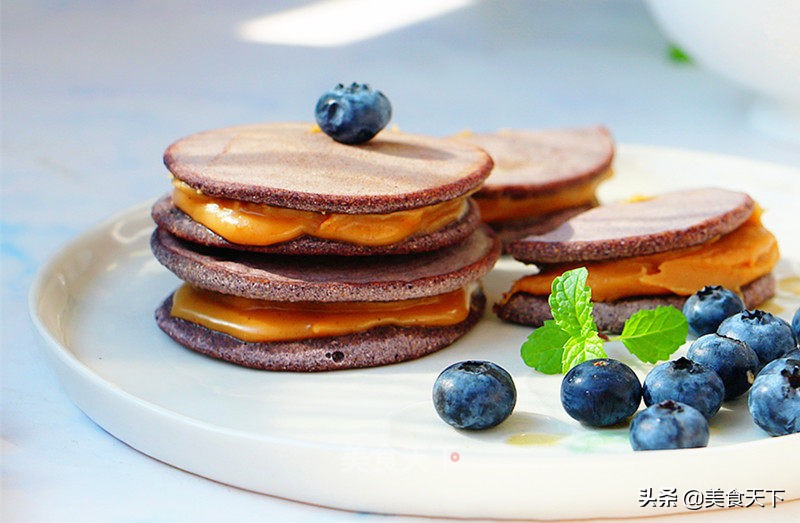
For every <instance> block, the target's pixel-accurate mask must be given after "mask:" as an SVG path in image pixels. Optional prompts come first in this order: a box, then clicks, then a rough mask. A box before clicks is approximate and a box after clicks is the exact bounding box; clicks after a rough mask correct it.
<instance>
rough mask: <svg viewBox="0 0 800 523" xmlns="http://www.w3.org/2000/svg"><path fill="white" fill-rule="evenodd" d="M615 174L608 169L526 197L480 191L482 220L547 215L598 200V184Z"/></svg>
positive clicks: (490, 221) (476, 200) (498, 220)
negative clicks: (497, 194)
mask: <svg viewBox="0 0 800 523" xmlns="http://www.w3.org/2000/svg"><path fill="white" fill-rule="evenodd" d="M611 175H612V172H611V169H606V170H605V172H603V174H602V175H600V176H597V177H595V178H593V179H591V180H589V181H586V182H583V183H581V184H574V185H571V186H569V187H565V188H564V189H561V190H557V191H552V192H547V193H542V194H536V195H532V196H525V197H523V198H514V197H511V196H497V197H492V196H482V195H481V194H480V193H478V195H476V197H475V202H476V203H477V204H478V208H480V211H481V219H482V220H483V221H485V222H487V223H492V222H500V221H506V220H516V219H522V218H533V217H537V216H544V215H546V214H550V213H553V212H556V211H561V210H563V209H569V208H570V207H577V206H578V205H585V204H587V203H594V202H595V201H596V197H595V192H596V190H597V186H598V185H600V182H602V181H603V180H605V179H607V178H609V177H611Z"/></svg>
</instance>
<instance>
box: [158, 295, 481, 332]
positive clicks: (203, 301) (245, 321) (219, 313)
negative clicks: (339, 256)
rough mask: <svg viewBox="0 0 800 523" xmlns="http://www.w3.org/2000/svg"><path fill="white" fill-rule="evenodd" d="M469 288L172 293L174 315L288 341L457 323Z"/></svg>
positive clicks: (467, 302)
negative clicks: (391, 295)
mask: <svg viewBox="0 0 800 523" xmlns="http://www.w3.org/2000/svg"><path fill="white" fill-rule="evenodd" d="M471 289H472V287H470V288H469V289H467V288H464V289H458V290H455V291H452V292H448V293H446V294H440V295H438V296H430V297H426V298H417V299H411V300H400V301H393V302H338V303H321V302H277V301H266V300H253V299H249V298H242V297H239V296H228V295H226V294H220V293H216V292H212V291H207V290H204V289H199V288H197V287H193V286H191V285H189V284H183V285H182V286H181V287H179V288H178V290H176V291H175V294H174V295H173V297H172V312H171V314H172V316H175V317H177V318H182V319H184V320H187V321H190V322H192V323H197V324H199V325H202V326H204V327H207V328H209V329H211V330H214V331H219V332H224V333H227V334H230V335H231V336H234V337H235V338H239V339H240V340H242V341H247V342H270V341H290V340H302V339H308V338H321V337H325V336H340V335H343V334H351V333H354V332H362V331H365V330H367V329H371V328H373V327H377V326H380V325H396V326H399V327H410V326H431V327H432V326H446V325H455V324H456V323H460V322H462V321H464V320H465V319H466V318H467V315H468V314H469V310H470V300H471V294H472V292H471Z"/></svg>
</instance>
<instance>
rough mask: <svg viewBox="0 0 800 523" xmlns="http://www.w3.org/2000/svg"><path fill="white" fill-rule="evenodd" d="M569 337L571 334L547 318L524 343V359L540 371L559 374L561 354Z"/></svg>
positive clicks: (522, 352) (529, 365)
mask: <svg viewBox="0 0 800 523" xmlns="http://www.w3.org/2000/svg"><path fill="white" fill-rule="evenodd" d="M568 339H569V334H567V333H566V332H564V330H563V329H562V328H561V327H559V326H558V325H556V323H555V322H554V321H553V320H547V321H545V322H544V325H542V326H541V327H539V328H538V329H536V330H534V331H533V332H532V333H531V335H530V336H528V339H527V341H525V343H523V344H522V348H521V349H520V353H521V354H522V361H524V362H525V365H527V366H528V367H533V368H534V369H536V370H538V371H539V372H543V373H545V374H558V373H559V372H561V368H562V364H561V354H562V352H563V351H564V344H565V343H566V342H567V340H568Z"/></svg>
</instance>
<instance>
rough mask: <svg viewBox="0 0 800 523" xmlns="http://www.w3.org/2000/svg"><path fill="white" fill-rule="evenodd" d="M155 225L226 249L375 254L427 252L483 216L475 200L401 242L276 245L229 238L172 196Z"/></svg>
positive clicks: (162, 203) (161, 205) (307, 239)
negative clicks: (437, 225) (461, 213)
mask: <svg viewBox="0 0 800 523" xmlns="http://www.w3.org/2000/svg"><path fill="white" fill-rule="evenodd" d="M151 214H152V217H153V220H154V221H155V222H156V224H157V225H158V226H159V227H160V228H161V229H163V230H165V231H168V232H169V233H170V234H172V235H174V236H177V237H179V238H181V239H183V240H186V241H189V242H192V243H196V244H199V245H205V246H208V247H219V248H225V249H235V250H244V251H252V252H261V253H269V254H292V255H338V256H368V255H376V254H380V255H383V254H410V253H415V252H428V251H433V250H436V249H441V248H443V247H446V246H448V245H453V244H455V243H458V242H460V241H462V240H464V239H465V238H466V237H467V236H469V235H470V234H471V233H472V232H473V231H474V230H475V228H476V227H477V226H478V225H479V224H480V215H479V214H478V210H477V206H476V205H475V204H474V202H469V207H468V208H467V212H466V213H465V214H464V216H462V217H461V218H460V219H459V220H457V221H456V222H453V223H451V224H450V225H447V226H445V227H444V228H442V229H439V230H437V231H434V232H432V233H428V234H420V235H415V236H412V237H410V238H408V239H406V240H404V241H402V242H400V243H393V244H389V245H380V246H374V245H373V246H365V245H358V244H354V243H347V242H343V241H336V240H326V239H322V238H314V237H313V236H302V237H300V238H296V239H293V240H289V241H285V242H281V243H276V244H273V245H241V244H236V243H232V242H229V241H227V240H226V239H225V238H223V237H222V236H220V235H218V234H216V233H215V232H214V231H212V230H210V229H209V228H208V227H206V226H204V225H202V224H200V223H197V222H196V221H194V220H192V219H191V218H190V217H189V216H188V215H187V214H186V213H184V212H183V211H181V210H180V209H178V208H177V207H175V205H174V204H173V203H172V197H171V196H170V195H167V196H164V197H163V198H161V199H160V200H158V201H157V202H156V203H155V205H153V209H152V212H151Z"/></svg>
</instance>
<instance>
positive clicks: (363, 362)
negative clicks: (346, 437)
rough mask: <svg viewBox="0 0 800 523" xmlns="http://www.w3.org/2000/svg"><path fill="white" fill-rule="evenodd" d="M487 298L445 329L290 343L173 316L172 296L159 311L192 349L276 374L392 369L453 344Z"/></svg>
mask: <svg viewBox="0 0 800 523" xmlns="http://www.w3.org/2000/svg"><path fill="white" fill-rule="evenodd" d="M485 301H486V300H485V298H484V296H483V293H482V292H480V290H477V291H475V293H474V294H473V295H472V299H471V306H470V312H469V315H468V316H467V318H466V319H465V320H464V321H462V322H460V323H457V324H455V325H449V326H441V327H396V326H392V325H386V326H381V327H375V328H372V329H369V330H366V331H363V332H357V333H353V334H347V335H343V336H334V337H325V338H311V339H306V340H299V341H285V342H268V343H263V342H261V343H258V342H244V341H241V340H239V339H237V338H234V337H233V336H230V335H228V334H225V333H221V332H217V331H213V330H210V329H207V328H206V327H203V326H202V325H198V324H195V323H191V322H188V321H185V320H183V319H180V318H175V317H173V316H171V315H170V312H169V311H170V309H171V307H172V297H171V296H170V297H169V298H167V300H165V301H164V303H163V304H162V305H161V307H159V308H158V310H157V311H156V322H157V323H158V326H159V327H160V328H161V329H162V330H163V331H164V332H165V333H167V335H169V336H170V337H171V338H172V339H173V340H175V341H176V342H178V343H180V344H181V345H183V346H184V347H187V348H189V349H191V350H193V351H196V352H199V353H201V354H205V355H206V356H210V357H212V358H217V359H220V360H224V361H227V362H230V363H234V364H236V365H242V366H245V367H251V368H255V369H262V370H272V371H295V372H316V371H328V370H339V369H354V368H363V367H375V366H379V365H388V364H393V363H399V362H402V361H408V360H413V359H416V358H420V357H422V356H425V355H427V354H430V353H432V352H435V351H438V350H440V349H442V348H444V347H447V346H448V345H450V344H452V343H453V342H454V341H456V340H457V339H458V338H460V337H461V336H463V335H464V334H466V333H467V332H468V331H469V330H470V329H471V328H472V327H473V326H474V325H475V323H477V322H478V320H479V319H480V317H481V316H482V314H483V309H484V304H485Z"/></svg>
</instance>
